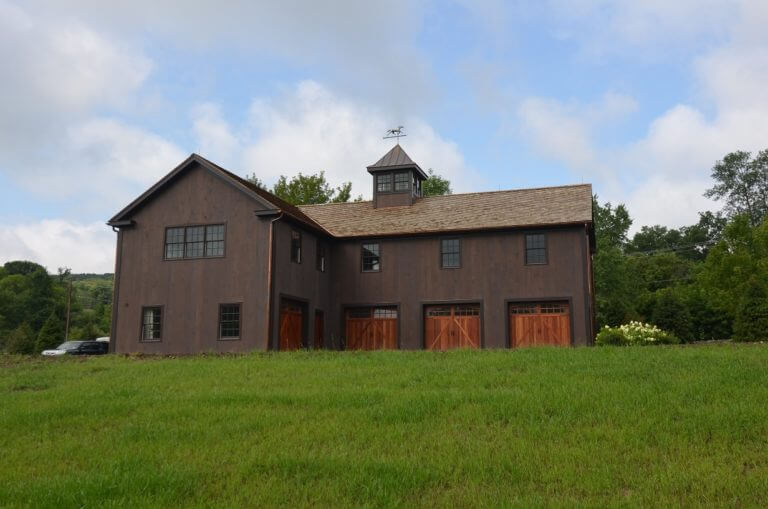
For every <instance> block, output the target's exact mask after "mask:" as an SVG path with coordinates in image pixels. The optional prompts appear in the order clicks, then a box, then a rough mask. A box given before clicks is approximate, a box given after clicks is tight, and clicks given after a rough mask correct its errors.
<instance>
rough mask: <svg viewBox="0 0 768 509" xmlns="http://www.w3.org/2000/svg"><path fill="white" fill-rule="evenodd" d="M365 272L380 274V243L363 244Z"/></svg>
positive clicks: (362, 254)
mask: <svg viewBox="0 0 768 509" xmlns="http://www.w3.org/2000/svg"><path fill="white" fill-rule="evenodd" d="M361 257H362V263H363V272H379V271H380V270H381V257H380V255H379V244H378V243H367V244H363V247H362V253H361Z"/></svg>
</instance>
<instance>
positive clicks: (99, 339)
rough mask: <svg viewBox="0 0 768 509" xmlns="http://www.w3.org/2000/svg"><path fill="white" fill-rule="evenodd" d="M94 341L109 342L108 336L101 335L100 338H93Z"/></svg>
mask: <svg viewBox="0 0 768 509" xmlns="http://www.w3.org/2000/svg"><path fill="white" fill-rule="evenodd" d="M94 341H103V342H104V343H109V336H102V337H100V338H96V339H94Z"/></svg>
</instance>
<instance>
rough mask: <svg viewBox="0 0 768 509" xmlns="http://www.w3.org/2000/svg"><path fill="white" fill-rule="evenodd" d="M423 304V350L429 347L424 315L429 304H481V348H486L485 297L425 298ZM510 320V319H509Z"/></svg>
mask: <svg viewBox="0 0 768 509" xmlns="http://www.w3.org/2000/svg"><path fill="white" fill-rule="evenodd" d="M419 304H420V306H421V326H420V327H419V344H420V345H421V349H422V350H426V349H427V340H426V338H425V337H424V334H425V332H426V331H425V330H424V329H425V327H424V317H425V316H426V312H427V308H428V307H429V306H458V305H461V304H474V305H478V306H480V346H479V348H480V349H483V348H485V303H484V302H483V299H453V300H423V301H421V302H420V303H419ZM507 321H509V320H507Z"/></svg>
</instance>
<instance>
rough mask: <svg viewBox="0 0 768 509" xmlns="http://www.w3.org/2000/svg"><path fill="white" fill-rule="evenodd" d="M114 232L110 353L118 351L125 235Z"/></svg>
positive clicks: (113, 228)
mask: <svg viewBox="0 0 768 509" xmlns="http://www.w3.org/2000/svg"><path fill="white" fill-rule="evenodd" d="M112 231H113V232H115V233H117V252H116V253H115V276H114V281H113V282H112V323H111V325H110V329H111V330H110V331H109V336H110V337H109V351H110V353H115V352H116V351H117V313H118V311H119V309H120V306H119V305H118V297H119V296H120V269H121V267H122V258H123V256H122V255H123V233H122V232H121V231H120V229H119V228H115V227H114V226H113V227H112Z"/></svg>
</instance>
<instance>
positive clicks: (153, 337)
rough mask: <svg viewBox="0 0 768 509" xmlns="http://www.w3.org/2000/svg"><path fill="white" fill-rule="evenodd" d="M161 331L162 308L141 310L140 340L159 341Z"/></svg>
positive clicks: (153, 307)
mask: <svg viewBox="0 0 768 509" xmlns="http://www.w3.org/2000/svg"><path fill="white" fill-rule="evenodd" d="M162 331H163V308H161V307H160V306H148V307H143V308H141V340H142V341H160V339H161V338H162V337H163V336H162Z"/></svg>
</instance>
